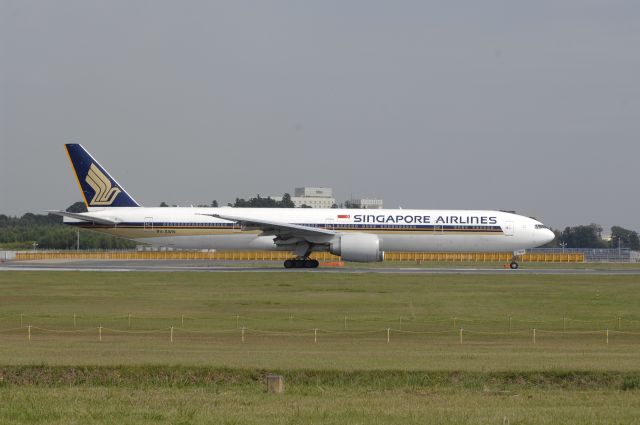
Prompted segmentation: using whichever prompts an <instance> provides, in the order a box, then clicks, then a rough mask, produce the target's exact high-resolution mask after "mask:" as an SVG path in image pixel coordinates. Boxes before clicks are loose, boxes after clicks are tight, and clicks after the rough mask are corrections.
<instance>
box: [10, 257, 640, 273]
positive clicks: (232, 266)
mask: <svg viewBox="0 0 640 425" xmlns="http://www.w3.org/2000/svg"><path fill="white" fill-rule="evenodd" d="M558 267H559V268H554V269H536V268H527V267H526V265H525V266H524V267H522V268H520V269H518V270H510V269H508V268H507V269H505V268H495V267H494V268H489V267H487V268H467V267H464V268H456V267H446V268H432V267H367V266H366V265H363V266H362V267H322V266H320V267H319V268H317V269H284V268H283V267H282V266H281V265H280V264H279V263H276V262H249V263H242V262H233V263H232V262H228V261H198V260H149V261H145V260H135V261H119V260H104V261H99V260H83V261H8V262H4V263H0V271H3V270H18V271H20V270H22V271H102V272H109V271H111V272H132V271H141V272H185V271H190V272H235V273H237V272H268V273H382V274H505V273H511V274H538V275H603V276H608V275H628V276H640V268H638V269H610V270H601V269H589V268H580V269H572V268H562V265H559V266H558Z"/></svg>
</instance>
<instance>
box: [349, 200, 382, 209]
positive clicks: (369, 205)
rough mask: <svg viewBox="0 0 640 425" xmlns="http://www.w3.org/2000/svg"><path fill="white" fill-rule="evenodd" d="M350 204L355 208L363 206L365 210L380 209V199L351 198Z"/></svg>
mask: <svg viewBox="0 0 640 425" xmlns="http://www.w3.org/2000/svg"><path fill="white" fill-rule="evenodd" d="M351 205H353V206H354V207H356V208H363V209H367V210H381V209H382V208H383V206H382V199H373V198H360V199H352V200H351Z"/></svg>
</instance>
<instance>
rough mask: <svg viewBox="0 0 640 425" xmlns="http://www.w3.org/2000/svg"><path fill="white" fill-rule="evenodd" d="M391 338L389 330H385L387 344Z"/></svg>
mask: <svg viewBox="0 0 640 425" xmlns="http://www.w3.org/2000/svg"><path fill="white" fill-rule="evenodd" d="M390 338H391V328H387V344H388V343H389V341H390Z"/></svg>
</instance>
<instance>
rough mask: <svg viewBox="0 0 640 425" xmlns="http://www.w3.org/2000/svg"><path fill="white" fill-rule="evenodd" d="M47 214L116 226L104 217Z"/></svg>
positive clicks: (59, 213)
mask: <svg viewBox="0 0 640 425" xmlns="http://www.w3.org/2000/svg"><path fill="white" fill-rule="evenodd" d="M47 212H48V213H49V214H53V215H59V216H62V217H69V218H75V219H76V220H84V221H91V222H93V223H99V224H108V225H111V226H116V225H117V224H118V222H117V221H115V220H109V219H108V218H104V217H94V216H92V215H89V214H88V213H71V212H67V211H47Z"/></svg>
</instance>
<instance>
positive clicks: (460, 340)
mask: <svg viewBox="0 0 640 425" xmlns="http://www.w3.org/2000/svg"><path fill="white" fill-rule="evenodd" d="M460 345H462V328H460Z"/></svg>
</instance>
